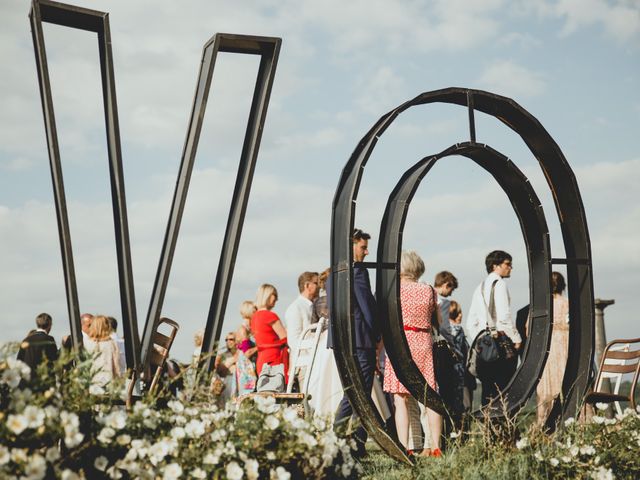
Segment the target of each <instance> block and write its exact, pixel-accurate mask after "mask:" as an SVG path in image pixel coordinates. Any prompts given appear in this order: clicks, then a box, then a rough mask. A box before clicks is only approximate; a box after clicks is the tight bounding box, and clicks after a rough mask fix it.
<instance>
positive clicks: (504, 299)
mask: <svg viewBox="0 0 640 480" xmlns="http://www.w3.org/2000/svg"><path fill="white" fill-rule="evenodd" d="M493 301H494V305H495V308H496V329H497V330H498V331H503V332H504V333H506V334H507V336H508V337H509V338H510V339H511V341H512V342H513V343H517V344H519V343H521V342H522V338H521V337H520V334H519V333H518V330H517V329H516V327H515V325H514V323H513V318H512V315H511V305H510V300H509V291H508V290H507V284H506V282H505V281H504V280H502V281H498V282H497V283H496V286H495V290H494V294H493Z"/></svg>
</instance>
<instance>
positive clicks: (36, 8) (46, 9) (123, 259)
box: [29, 0, 140, 368]
mask: <svg viewBox="0 0 640 480" xmlns="http://www.w3.org/2000/svg"><path fill="white" fill-rule="evenodd" d="M29 20H30V23H31V35H32V39H33V48H34V52H35V57H36V67H37V71H38V83H39V87H40V99H41V101H42V112H43V115H44V125H45V129H46V134H47V147H48V151H49V164H50V168H51V180H52V184H53V193H54V200H55V207H56V216H57V222H58V235H59V238H60V250H61V253H62V266H63V272H64V281H65V291H66V295H67V309H68V312H69V326H70V328H71V338H72V341H73V345H74V348H79V347H80V346H81V345H82V330H81V326H80V303H79V300H78V287H77V283H76V275H75V268H74V262H73V248H72V245H71V232H70V229H69V218H68V214H67V201H66V195H65V189H64V182H63V178H62V164H61V161H60V149H59V146H58V133H57V130H56V121H55V115H54V108H53V98H52V93H51V82H50V79H49V67H48V64H47V52H46V48H45V41H44V33H43V29H42V23H43V22H46V23H53V24H56V25H62V26H65V27H70V28H77V29H80V30H86V31H88V32H94V33H96V34H97V37H98V49H99V53H100V73H101V76H102V98H103V102H104V115H105V126H106V134H107V150H108V157H109V178H110V182H111V202H112V208H113V223H114V228H115V240H116V254H117V262H118V280H119V285H120V304H121V308H122V324H123V330H124V339H125V351H126V358H127V365H128V366H129V367H132V368H137V367H138V365H139V363H140V349H139V344H140V341H139V337H138V322H137V319H136V303H135V293H134V286H133V272H132V266H131V251H130V247H129V227H128V222H127V206H126V203H127V202H126V197H125V188H124V174H123V171H122V151H121V148H120V131H119V124H118V109H117V101H116V88H115V77H114V72H113V55H112V53H111V33H110V29H109V14H108V13H104V12H98V11H95V10H89V9H86V8H80V7H76V6H72V5H65V4H63V3H57V2H52V1H49V0H33V1H32V3H31V11H30V12H29Z"/></svg>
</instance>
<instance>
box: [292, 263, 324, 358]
mask: <svg viewBox="0 0 640 480" xmlns="http://www.w3.org/2000/svg"><path fill="white" fill-rule="evenodd" d="M298 290H299V291H300V295H298V297H297V298H296V299H295V300H294V301H293V302H292V303H291V305H289V308H287V311H286V312H285V314H284V319H285V323H286V326H287V343H288V344H289V347H290V348H291V352H292V354H293V355H295V351H296V349H297V348H298V344H299V343H300V340H301V338H300V337H301V335H302V332H303V331H304V329H305V328H307V327H308V326H309V325H311V317H312V313H313V300H315V298H316V297H317V296H318V273H317V272H303V273H301V274H300V276H299V277H298ZM292 358H295V357H294V356H292Z"/></svg>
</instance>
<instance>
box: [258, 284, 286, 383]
mask: <svg viewBox="0 0 640 480" xmlns="http://www.w3.org/2000/svg"><path fill="white" fill-rule="evenodd" d="M277 301H278V291H277V290H276V287H274V286H273V285H270V284H268V283H265V284H263V285H261V286H260V288H258V293H257V295H256V308H257V310H256V312H255V313H254V314H253V315H252V317H251V331H252V332H253V336H254V338H255V339H256V347H257V348H258V360H257V362H256V373H257V374H258V375H260V372H261V371H262V366H263V365H264V364H265V363H268V364H270V365H280V364H281V363H283V364H284V378H285V379H287V378H288V377H287V370H288V369H289V349H288V346H287V330H286V329H285V327H284V325H283V324H282V322H281V321H280V318H279V317H278V315H276V314H275V312H273V311H272V310H273V307H275V305H276V302H277Z"/></svg>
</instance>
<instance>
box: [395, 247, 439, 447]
mask: <svg viewBox="0 0 640 480" xmlns="http://www.w3.org/2000/svg"><path fill="white" fill-rule="evenodd" d="M424 271H425V267H424V262H423V261H422V259H421V258H420V256H419V255H418V254H417V253H416V252H414V251H411V250H410V251H403V252H402V258H401V261H400V305H401V308H402V321H403V323H404V330H405V332H404V333H405V335H406V337H407V343H408V344H409V349H410V350H411V356H412V358H413V361H414V362H415V363H416V365H417V366H418V368H419V369H420V372H421V373H422V375H423V376H424V378H425V379H426V381H427V383H428V384H429V386H430V387H431V388H433V389H434V390H435V389H436V388H437V386H436V380H435V374H434V370H433V353H432V345H433V340H432V338H431V318H432V316H433V314H434V311H435V313H436V315H437V318H438V322H440V309H439V308H437V303H436V301H437V298H436V295H435V292H434V289H433V287H432V286H431V285H428V284H426V283H418V279H419V278H420V277H421V276H422V274H423V273H424ZM384 390H385V391H386V392H389V393H392V394H393V398H394V405H395V411H396V412H395V420H396V428H397V431H398V438H399V440H400V442H401V443H402V444H403V445H404V446H405V447H406V446H407V444H408V442H409V430H410V426H409V425H410V415H409V409H410V404H411V401H412V400H413V399H412V397H411V395H410V394H409V391H408V390H407V389H406V388H405V387H404V385H402V384H401V383H400V381H399V380H398V377H397V376H396V374H395V372H394V370H393V366H392V365H391V362H390V361H389V358H388V357H387V359H386V360H385V368H384ZM420 410H421V415H420V416H421V420H422V426H423V428H424V430H425V432H424V433H425V439H424V440H425V441H424V450H423V451H422V454H423V455H439V453H440V448H439V447H440V435H441V433H442V417H441V416H440V415H439V414H438V413H436V412H434V411H433V410H431V409H429V408H427V409H426V412H425V408H424V406H423V405H422V404H420ZM412 425H413V422H412Z"/></svg>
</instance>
